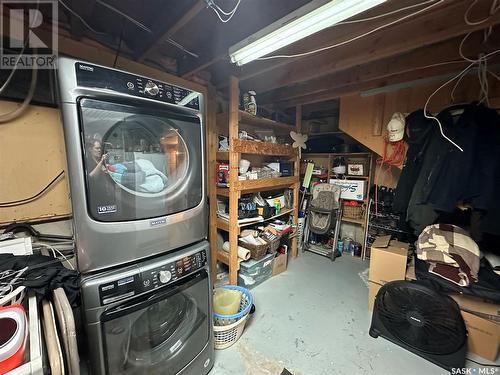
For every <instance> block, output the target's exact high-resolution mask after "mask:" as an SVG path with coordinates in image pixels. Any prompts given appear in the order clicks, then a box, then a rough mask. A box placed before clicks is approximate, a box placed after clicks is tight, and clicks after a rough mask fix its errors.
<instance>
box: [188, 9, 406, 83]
mask: <svg viewBox="0 0 500 375" xmlns="http://www.w3.org/2000/svg"><path fill="white" fill-rule="evenodd" d="M308 1H310V0H272V1H269V0H252V1H243V2H242V3H241V5H240V6H239V8H238V12H237V13H236V14H235V16H234V17H233V18H232V20H231V22H230V23H227V24H222V23H220V22H217V23H216V24H215V25H214V27H213V28H212V29H211V30H210V33H211V34H212V36H213V38H214V39H215V40H214V43H206V44H205V45H204V46H203V47H204V48H200V50H199V51H198V52H197V53H198V55H200V58H199V59H196V60H193V59H190V60H186V61H182V62H181V64H180V67H179V69H180V75H181V76H183V77H189V76H192V75H194V74H196V73H198V72H199V71H201V70H206V69H209V68H212V66H214V65H216V64H218V63H221V62H223V61H224V60H226V59H227V57H228V49H229V47H230V46H231V45H233V44H235V43H237V42H239V41H241V40H243V39H244V38H247V37H248V36H249V35H252V34H253V33H255V32H256V31H258V30H260V29H262V28H264V27H266V26H268V25H269V24H271V23H273V22H274V21H276V20H278V19H280V18H282V17H284V16H286V15H287V14H288V13H290V12H291V11H293V10H295V9H297V8H299V7H300V6H302V5H304V4H306V3H307V2H308ZM398 1H408V0H398ZM217 21H218V20H217ZM232 25H237V27H232ZM200 47H201V46H200ZM234 73H239V69H237V70H236V71H233V70H231V69H230V70H229V71H227V72H224V80H227V77H228V76H230V75H233V74H234Z"/></svg>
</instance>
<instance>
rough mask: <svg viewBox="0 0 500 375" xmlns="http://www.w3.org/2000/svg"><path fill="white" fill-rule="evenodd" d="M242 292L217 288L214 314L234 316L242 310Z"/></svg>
mask: <svg viewBox="0 0 500 375" xmlns="http://www.w3.org/2000/svg"><path fill="white" fill-rule="evenodd" d="M240 303H241V292H239V291H237V290H230V289H224V288H216V289H215V292H214V312H215V313H216V314H220V315H233V314H236V313H237V312H238V310H239V309H240Z"/></svg>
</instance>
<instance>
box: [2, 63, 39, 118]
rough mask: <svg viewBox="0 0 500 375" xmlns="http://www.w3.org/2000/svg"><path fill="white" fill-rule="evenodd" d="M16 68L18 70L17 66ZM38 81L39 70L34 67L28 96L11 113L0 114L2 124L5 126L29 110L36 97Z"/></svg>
mask: <svg viewBox="0 0 500 375" xmlns="http://www.w3.org/2000/svg"><path fill="white" fill-rule="evenodd" d="M15 68H17V65H16V67H15ZM15 68H14V71H15ZM12 75H13V74H12ZM11 78H12V77H11ZM37 81H38V68H37V67H36V65H33V68H32V69H31V83H30V87H29V89H28V94H27V95H26V97H25V98H24V100H23V102H22V103H21V105H20V106H19V107H17V108H16V109H14V110H12V111H11V112H7V113H2V114H0V124H5V123H7V122H9V121H12V120H14V119H15V118H17V117H18V116H20V115H22V114H23V113H24V111H26V110H27V109H28V105H29V104H30V102H31V99H33V95H35V90H36V83H37Z"/></svg>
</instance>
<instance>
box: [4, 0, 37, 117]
mask: <svg viewBox="0 0 500 375" xmlns="http://www.w3.org/2000/svg"><path fill="white" fill-rule="evenodd" d="M38 9H39V3H37V5H36V10H38ZM37 17H38V13H36V15H35V17H33V20H32V23H31V25H30V26H32V25H34V24H35V22H38V18H37ZM28 41H29V38H26V40H25V41H24V45H23V48H22V49H21V52H19V55H17V58H16V62H15V64H14V67H13V68H12V71H11V72H10V74H9V76H8V77H7V79H6V80H5V82H4V83H3V85H2V87H0V95H1V94H2V93H3V92H4V91H5V90H6V89H7V87H8V86H9V83H10V81H11V80H12V78H13V77H14V74H15V73H16V71H17V64H18V63H19V61H20V60H21V57H22V56H23V54H24V50H25V49H26V46H27V45H28ZM37 76H38V71H37V69H36V67H35V66H33V71H32V74H31V84H30V88H29V90H28V94H27V96H26V98H25V99H24V100H23V102H22V104H21V106H20V107H18V108H16V109H14V110H13V111H11V112H8V113H4V114H0V124H2V123H5V122H8V121H11V120H13V119H14V118H16V117H17V116H19V115H21V114H22V113H23V112H24V111H25V110H26V109H27V108H28V104H29V103H30V102H31V99H33V95H34V94H35V88H36V81H37Z"/></svg>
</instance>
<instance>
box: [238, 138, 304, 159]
mask: <svg viewBox="0 0 500 375" xmlns="http://www.w3.org/2000/svg"><path fill="white" fill-rule="evenodd" d="M232 151H234V152H239V153H241V154H258V155H275V156H288V157H297V149H295V148H293V147H292V146H291V145H284V144H277V143H269V142H259V141H248V140H243V139H235V140H234V141H233V144H232Z"/></svg>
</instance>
